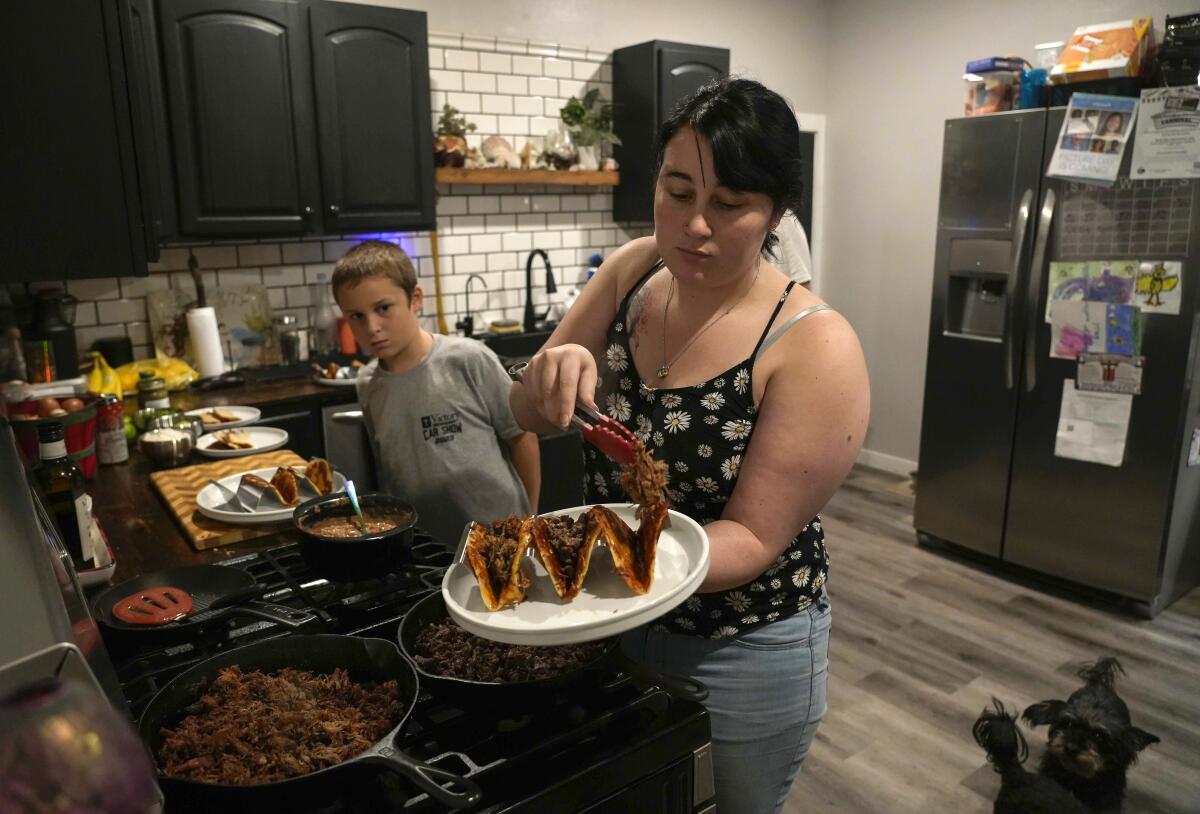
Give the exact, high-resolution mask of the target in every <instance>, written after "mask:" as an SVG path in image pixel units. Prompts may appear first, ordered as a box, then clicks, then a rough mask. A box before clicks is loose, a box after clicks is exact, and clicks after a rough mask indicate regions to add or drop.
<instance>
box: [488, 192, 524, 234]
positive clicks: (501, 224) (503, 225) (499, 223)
mask: <svg viewBox="0 0 1200 814" xmlns="http://www.w3.org/2000/svg"><path fill="white" fill-rule="evenodd" d="M501 200H503V199H501ZM487 228H488V231H489V232H511V231H512V230H513V229H516V228H517V216H516V215H488V216H487Z"/></svg>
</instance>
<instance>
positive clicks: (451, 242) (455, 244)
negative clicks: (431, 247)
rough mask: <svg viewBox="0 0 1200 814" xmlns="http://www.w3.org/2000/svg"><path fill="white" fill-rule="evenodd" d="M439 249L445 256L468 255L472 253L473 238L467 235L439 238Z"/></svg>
mask: <svg viewBox="0 0 1200 814" xmlns="http://www.w3.org/2000/svg"><path fill="white" fill-rule="evenodd" d="M438 249H439V250H440V251H441V253H442V254H443V255H447V254H467V253H469V252H470V251H471V238H470V237H468V236H467V235H447V236H446V237H439V238H438Z"/></svg>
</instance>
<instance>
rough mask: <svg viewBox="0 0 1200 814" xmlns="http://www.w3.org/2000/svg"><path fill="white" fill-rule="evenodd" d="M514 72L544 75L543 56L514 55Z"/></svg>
mask: <svg viewBox="0 0 1200 814" xmlns="http://www.w3.org/2000/svg"><path fill="white" fill-rule="evenodd" d="M513 73H515V74H525V75H527V76H541V75H542V58H541V57H536V56H535V57H522V56H514V57H513Z"/></svg>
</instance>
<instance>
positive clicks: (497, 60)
mask: <svg viewBox="0 0 1200 814" xmlns="http://www.w3.org/2000/svg"><path fill="white" fill-rule="evenodd" d="M479 70H481V71H487V72H489V73H512V56H511V55H509V54H480V55H479Z"/></svg>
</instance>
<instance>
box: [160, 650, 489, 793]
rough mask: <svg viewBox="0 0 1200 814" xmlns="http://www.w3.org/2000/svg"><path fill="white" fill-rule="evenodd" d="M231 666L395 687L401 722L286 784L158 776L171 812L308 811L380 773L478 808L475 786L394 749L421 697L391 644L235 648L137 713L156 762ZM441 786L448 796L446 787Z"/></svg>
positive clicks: (165, 690) (408, 668)
mask: <svg viewBox="0 0 1200 814" xmlns="http://www.w3.org/2000/svg"><path fill="white" fill-rule="evenodd" d="M232 665H237V666H238V667H240V668H241V669H242V670H243V671H251V670H262V671H263V672H267V673H270V672H275V671H278V670H280V669H282V668H284V667H292V668H294V669H297V670H309V671H311V672H315V673H320V674H329V673H332V672H333V671H334V669H335V668H337V667H341V668H343V669H345V670H346V671H347V672H349V674H350V678H351V679H352V680H354V681H358V682H367V681H371V682H377V683H378V682H384V681H396V682H397V683H398V684H399V687H400V692H401V697H402V698H404V699H405V703H404V715H403V716H402V717H401V719H400V722H399V723H398V724H396V726H395V727H394V728H393V729H392V731H391V732H389V733H388V734H387V735H385V736H384V737H383V739H382V740H380V741H379V742H378V743H376V744H375V745H374V746H372V747H371V748H370V749H368V750H367V751H365V752H363V753H362V754H360V755H357V756H355V757H352V758H350V759H349V760H345V761H342V762H341V763H339V764H337V765H336V766H330V767H328V768H325V769H321V770H320V771H316V772H313V773H311V774H306V775H301V776H300V777H293V778H290V779H288V780H279V781H276V782H273V783H260V784H258V785H253V786H237V785H228V784H221V783H204V782H200V781H196V780H184V779H179V778H171V777H166V776H164V775H162V774H159V777H158V782H159V785H160V786H161V787H162V790H163V793H164V794H165V795H166V798H167V805H168V807H173V806H172V803H173V802H174V801H180V802H184V803H185V804H186V806H187V807H189V808H192V807H194V808H196V809H199V810H203V811H229V810H239V811H241V810H247V809H251V810H256V811H260V812H263V811H287V810H291V809H292V808H295V807H299V806H302V805H303V806H310V805H312V804H313V802H314V801H315V800H324V799H327V798H329V799H332V798H335V797H336V796H338V795H339V794H341V793H342V792H343V791H344V787H345V786H346V785H347V781H351V780H352V779H353V775H354V770H355V769H358V770H369V769H376V770H377V769H385V770H387V771H389V772H393V773H395V774H398V775H400V776H401V777H403V778H405V779H406V780H408V781H410V782H412V783H413V784H415V785H416V786H417V787H418V788H420V789H421V791H423V792H425V793H426V794H428V795H429V796H430V797H432V798H433V799H434V800H436V801H437V802H439V803H441V804H442V805H444V806H451V807H453V808H467V807H469V806H473V805H475V804H476V803H478V802H479V800H480V797H481V792H480V789H479V786H478V785H476V784H475V782H474V781H472V780H470V779H468V778H464V777H459V776H458V775H456V774H453V773H452V772H448V771H446V770H445V769H439V768H437V767H436V766H430V765H428V764H425V763H421V762H420V761H417V760H414V759H413V758H411V757H409V756H408V755H406V754H404V753H403V752H401V751H400V750H398V749H397V748H396V747H395V745H394V741H395V739H396V736H397V735H398V734H399V733H400V731H401V730H402V729H403V728H404V725H405V723H407V721H408V716H409V714H410V713H411V712H412V708H413V704H414V703H415V702H416V699H417V695H418V694H419V692H420V690H419V684H418V680H417V673H416V670H414V669H413V666H412V665H411V664H409V662H408V661H407V660H406V659H405V658H404V657H403V656H402V655H400V651H399V650H398V649H397V648H396V645H395V644H393V643H392V642H389V641H386V640H384V639H360V638H356V637H354V636H329V635H323V636H284V637H282V638H278V639H267V640H265V641H261V642H255V643H254V644H251V645H247V646H246V647H239V648H237V649H236V650H230V651H228V652H226V653H221V654H219V655H217V656H213V657H212V658H210V659H208V660H207V661H203V662H201V663H200V664H197V665H196V666H194V667H192V668H191V669H190V670H188V671H186V672H184V673H180V674H179V675H178V676H176V677H175V678H174V679H172V680H171V682H170V683H168V684H167V685H166V686H164V687H163V688H162V689H161V690H159V692H158V694H156V695H155V696H154V698H153V699H151V701H150V704H149V706H147V707H146V709H145V711H143V712H142V716H141V718H140V719H139V721H138V731H139V732H140V733H141V736H142V740H143V741H145V743H146V745H147V746H149V747H150V751H151V753H152V754H153V755H157V754H158V750H159V748H160V746H161V745H162V741H163V737H162V730H163V728H172V727H174V726H176V725H177V724H178V723H179V721H180V720H181V719H182V718H183V717H184V716H185V715H186V714H187V712H188V708H189V707H190V706H191V705H193V704H195V703H196V701H197V700H198V699H199V698H200V696H201V695H202V694H203V691H204V689H205V688H206V687H207V685H208V684H209V682H211V681H212V680H213V679H215V678H216V677H217V675H218V674H219V673H220V672H221V670H223V669H225V668H226V667H230V666H232ZM360 777H361V775H360ZM443 783H447V784H449V785H450V786H451V787H452V788H451V789H448V788H446V787H444V786H443V785H441V784H443Z"/></svg>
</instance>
